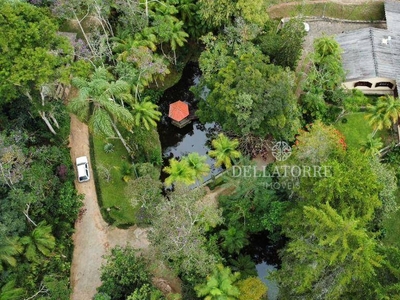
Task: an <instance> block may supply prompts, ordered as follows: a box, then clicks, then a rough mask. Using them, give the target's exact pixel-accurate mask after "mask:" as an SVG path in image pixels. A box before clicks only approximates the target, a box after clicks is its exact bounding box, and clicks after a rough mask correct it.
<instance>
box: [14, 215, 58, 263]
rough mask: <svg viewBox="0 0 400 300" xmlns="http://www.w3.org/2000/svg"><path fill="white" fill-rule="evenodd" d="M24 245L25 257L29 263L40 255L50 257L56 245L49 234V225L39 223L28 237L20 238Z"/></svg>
mask: <svg viewBox="0 0 400 300" xmlns="http://www.w3.org/2000/svg"><path fill="white" fill-rule="evenodd" d="M21 243H22V244H23V245H25V256H26V258H27V259H28V260H30V261H37V258H38V256H39V255H40V254H42V255H44V256H50V255H51V251H52V250H53V249H54V247H55V245H56V239H55V238H54V236H53V235H52V233H51V225H46V223H45V222H41V223H39V224H38V226H37V227H36V228H35V229H34V230H33V231H32V232H31V234H30V235H29V236H24V237H23V238H21Z"/></svg>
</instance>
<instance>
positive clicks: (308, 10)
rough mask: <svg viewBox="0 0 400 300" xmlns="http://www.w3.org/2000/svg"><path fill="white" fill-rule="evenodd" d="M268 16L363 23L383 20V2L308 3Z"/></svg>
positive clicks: (284, 7) (272, 11)
mask: <svg viewBox="0 0 400 300" xmlns="http://www.w3.org/2000/svg"><path fill="white" fill-rule="evenodd" d="M282 2H286V1H282ZM269 14H270V17H271V18H283V17H293V16H298V15H303V16H315V17H323V16H324V17H331V18H338V19H346V20H365V21H373V20H374V21H375V20H384V19H385V12H384V6H383V2H372V3H368V5H366V4H361V5H342V4H338V3H310V2H308V3H306V4H300V5H290V6H282V7H278V8H276V9H272V10H270V13H269Z"/></svg>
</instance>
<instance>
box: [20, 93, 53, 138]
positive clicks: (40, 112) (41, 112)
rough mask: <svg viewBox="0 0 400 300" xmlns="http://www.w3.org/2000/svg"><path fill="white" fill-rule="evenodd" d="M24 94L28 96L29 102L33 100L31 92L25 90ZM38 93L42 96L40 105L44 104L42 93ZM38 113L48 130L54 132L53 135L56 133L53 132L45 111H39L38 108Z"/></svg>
mask: <svg viewBox="0 0 400 300" xmlns="http://www.w3.org/2000/svg"><path fill="white" fill-rule="evenodd" d="M25 95H26V96H27V97H28V99H29V100H30V101H31V102H33V99H32V96H31V94H30V93H29V92H28V91H27V92H25ZM40 95H41V97H42V105H44V104H43V101H44V98H43V94H42V93H40ZM38 113H39V116H40V117H41V118H42V120H43V121H44V122H45V123H46V125H47V127H48V128H49V130H50V131H51V133H52V134H54V135H57V133H56V132H55V130H54V128H53V126H51V124H50V121H49V119H47V117H46V113H45V112H44V111H40V110H38Z"/></svg>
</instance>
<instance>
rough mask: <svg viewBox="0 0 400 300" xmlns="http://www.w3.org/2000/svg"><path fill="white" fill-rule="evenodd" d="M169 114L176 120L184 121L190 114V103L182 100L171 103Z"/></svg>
mask: <svg viewBox="0 0 400 300" xmlns="http://www.w3.org/2000/svg"><path fill="white" fill-rule="evenodd" d="M168 116H169V117H170V118H171V119H172V120H174V121H177V122H180V121H182V120H183V119H185V118H186V117H187V116H189V105H188V104H187V103H185V102H183V101H181V100H178V101H176V102H174V103H171V104H170V105H169V114H168Z"/></svg>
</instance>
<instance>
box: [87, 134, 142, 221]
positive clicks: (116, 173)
mask: <svg viewBox="0 0 400 300" xmlns="http://www.w3.org/2000/svg"><path fill="white" fill-rule="evenodd" d="M111 143H112V144H113V145H114V151H113V152H112V153H106V152H105V151H104V145H105V142H104V140H103V139H102V138H98V137H93V146H94V147H93V149H94V155H95V164H96V166H95V167H96V171H95V172H96V174H97V178H96V179H97V181H96V185H97V186H96V188H97V190H98V197H99V202H100V206H101V210H102V214H103V216H104V217H105V219H106V220H107V221H108V222H112V223H113V224H114V225H116V226H121V225H132V224H134V223H135V217H134V216H135V211H136V209H135V208H134V207H133V206H132V205H131V204H130V202H129V200H128V199H127V198H126V196H125V194H124V189H125V186H126V182H124V181H123V180H122V174H121V172H120V168H121V166H122V165H123V163H124V162H126V163H127V162H128V155H127V152H126V150H125V148H124V147H123V145H122V143H121V142H120V141H119V140H117V139H113V140H112V141H111ZM104 168H106V169H107V170H109V172H110V180H109V181H107V179H106V178H105V176H104V175H102V174H103V173H104V172H102V170H104Z"/></svg>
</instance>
